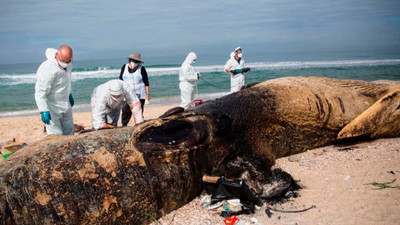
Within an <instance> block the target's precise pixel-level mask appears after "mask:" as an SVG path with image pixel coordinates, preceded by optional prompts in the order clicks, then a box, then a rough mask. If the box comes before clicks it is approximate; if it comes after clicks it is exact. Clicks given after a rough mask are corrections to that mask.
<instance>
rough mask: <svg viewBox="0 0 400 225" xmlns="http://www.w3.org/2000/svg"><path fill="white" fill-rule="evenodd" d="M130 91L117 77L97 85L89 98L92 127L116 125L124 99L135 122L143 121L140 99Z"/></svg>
mask: <svg viewBox="0 0 400 225" xmlns="http://www.w3.org/2000/svg"><path fill="white" fill-rule="evenodd" d="M131 93H132V92H131V90H130V87H129V86H128V85H125V84H124V82H123V81H121V80H117V79H115V80H110V81H107V82H106V83H104V84H100V85H99V86H97V87H96V88H95V89H94V90H93V93H92V97H91V100H90V105H91V108H92V126H93V129H94V130H98V129H102V128H113V127H116V126H117V124H118V119H119V114H120V111H121V107H122V103H123V100H124V99H125V100H126V103H127V104H128V105H129V106H130V109H131V111H132V114H133V115H134V118H135V124H137V123H141V122H143V115H142V109H141V105H140V101H139V99H138V98H137V96H136V95H131Z"/></svg>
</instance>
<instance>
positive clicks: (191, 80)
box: [179, 52, 200, 109]
mask: <svg viewBox="0 0 400 225" xmlns="http://www.w3.org/2000/svg"><path fill="white" fill-rule="evenodd" d="M196 60H197V56H196V54H195V53H194V52H190V53H189V54H188V55H187V56H186V59H185V61H184V62H183V63H182V66H181V69H180V71H179V81H180V82H179V89H180V90H181V107H183V108H185V109H189V108H193V107H194V106H195V104H194V98H195V88H196V83H197V80H198V79H199V78H200V73H197V72H196V71H195V70H194V68H193V64H194V63H195V62H196Z"/></svg>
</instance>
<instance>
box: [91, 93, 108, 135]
mask: <svg viewBox="0 0 400 225" xmlns="http://www.w3.org/2000/svg"><path fill="white" fill-rule="evenodd" d="M93 105H94V107H93V108H92V126H93V128H94V129H95V130H98V129H100V128H101V127H103V126H104V124H105V123H106V120H105V117H106V112H107V99H105V96H104V95H103V96H101V98H100V99H97V101H96V102H95V103H94V104H93Z"/></svg>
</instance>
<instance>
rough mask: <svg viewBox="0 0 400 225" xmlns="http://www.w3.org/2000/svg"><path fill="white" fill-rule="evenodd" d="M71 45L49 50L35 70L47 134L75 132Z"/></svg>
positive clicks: (36, 86) (36, 96)
mask: <svg viewBox="0 0 400 225" xmlns="http://www.w3.org/2000/svg"><path fill="white" fill-rule="evenodd" d="M72 56H73V52H72V48H71V47H70V46H68V45H61V46H60V47H59V48H58V50H57V49H53V48H48V49H46V58H47V60H46V61H44V62H43V63H42V64H41V65H40V66H39V68H38V70H37V72H36V76H37V80H36V84H35V101H36V105H37V106H38V109H39V112H40V114H41V119H42V121H43V123H44V124H45V126H46V132H47V134H62V135H72V134H74V122H73V118H72V106H73V105H74V98H73V96H72V93H71V71H72Z"/></svg>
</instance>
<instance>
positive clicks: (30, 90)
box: [0, 54, 400, 117]
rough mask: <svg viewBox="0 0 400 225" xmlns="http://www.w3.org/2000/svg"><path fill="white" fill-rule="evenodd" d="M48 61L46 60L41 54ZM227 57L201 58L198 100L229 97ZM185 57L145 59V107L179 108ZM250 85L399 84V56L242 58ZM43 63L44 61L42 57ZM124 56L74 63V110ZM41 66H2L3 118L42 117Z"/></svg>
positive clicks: (114, 73) (114, 74)
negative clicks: (37, 92)
mask: <svg viewBox="0 0 400 225" xmlns="http://www.w3.org/2000/svg"><path fill="white" fill-rule="evenodd" d="M43 57H44V56H43ZM227 57H228V56H225V55H212V56H209V55H198V60H197V63H196V65H195V69H196V70H198V71H199V72H200V73H201V75H202V77H201V79H200V80H199V81H198V83H197V90H198V95H197V98H200V99H203V100H210V99H215V98H218V97H221V96H223V95H226V94H228V93H229V90H230V78H229V75H228V74H226V73H225V72H223V67H224V65H225V62H226V60H227V59H228V58H227ZM185 58H186V55H180V56H174V57H171V56H169V57H148V58H146V57H145V56H143V58H142V60H143V61H144V62H145V64H144V66H145V67H146V69H147V72H148V75H149V82H150V94H151V100H150V104H149V105H146V107H152V106H159V105H166V104H179V101H180V97H179V95H180V91H179V81H178V73H179V67H180V65H181V63H182V62H183V61H184V59H185ZM244 59H245V62H246V64H245V65H246V66H247V67H250V68H251V71H250V72H249V73H247V74H246V84H249V83H252V82H260V81H265V80H268V79H274V78H278V77H284V76H324V77H332V78H341V79H358V80H365V81H372V80H381V79H388V80H399V78H400V58H396V57H393V58H390V57H387V58H374V57H340V56H336V57H324V56H314V57H305V56H298V57H296V56H292V57H290V58H289V57H280V59H276V58H275V57H273V56H268V57H267V56H263V55H249V56H248V57H246V55H245V54H244ZM43 60H44V58H43ZM124 63H126V58H124V57H122V58H120V59H101V60H79V59H74V69H73V71H72V91H73V95H74V98H75V106H74V107H73V110H74V111H75V112H78V111H89V110H90V108H89V104H90V95H91V93H92V91H93V89H94V88H95V87H96V86H97V85H99V84H101V83H104V82H106V81H108V80H110V79H118V76H119V73H120V69H121V66H122V65H123V64H124ZM39 65H40V62H37V63H26V64H7V65H5V64H3V65H1V64H0V96H1V98H0V117H7V116H21V115H29V114H35V113H38V111H37V108H36V104H35V99H34V89H35V82H36V70H37V68H38V67H39Z"/></svg>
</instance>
